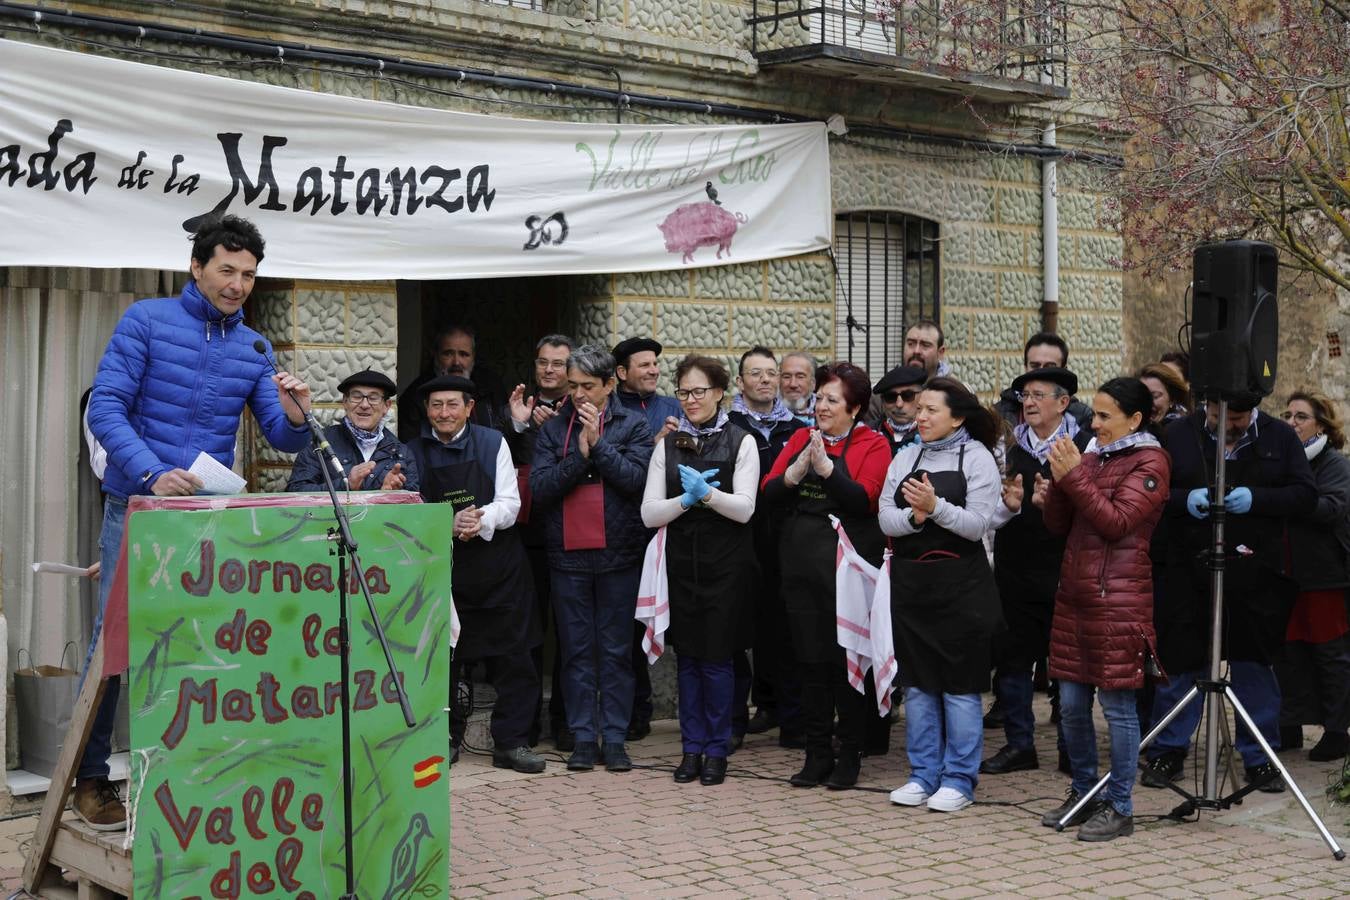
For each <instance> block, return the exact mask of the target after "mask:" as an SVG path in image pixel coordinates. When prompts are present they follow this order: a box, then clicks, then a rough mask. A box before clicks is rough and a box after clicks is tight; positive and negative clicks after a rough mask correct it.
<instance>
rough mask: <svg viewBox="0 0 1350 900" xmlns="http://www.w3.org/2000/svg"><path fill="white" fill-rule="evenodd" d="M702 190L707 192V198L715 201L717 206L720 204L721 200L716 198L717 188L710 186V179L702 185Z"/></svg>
mask: <svg viewBox="0 0 1350 900" xmlns="http://www.w3.org/2000/svg"><path fill="white" fill-rule="evenodd" d="M703 190H704V191H706V192H707V194H708V199H709V200H711V201H712V202H714V203H716V204H717V205H718V206H721V205H722V201H721V200H718V199H717V188H715V187H713V186H712V182H711V181H709V182H708V183H707V184H705V185H704V186H703Z"/></svg>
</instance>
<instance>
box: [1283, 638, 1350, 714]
mask: <svg viewBox="0 0 1350 900" xmlns="http://www.w3.org/2000/svg"><path fill="white" fill-rule="evenodd" d="M1275 675H1276V677H1278V678H1279V680H1280V701H1281V704H1280V725H1282V726H1294V725H1321V726H1322V728H1323V729H1324V730H1325V731H1327V732H1329V733H1343V732H1344V731H1345V730H1346V729H1347V728H1350V634H1343V635H1341V636H1340V637H1338V638H1335V639H1334V640H1330V641H1326V642H1324V643H1321V644H1310V643H1308V642H1306V641H1288V642H1286V643H1285V645H1284V652H1283V653H1282V654H1281V656H1280V659H1279V661H1278V662H1277V663H1276V664H1275Z"/></svg>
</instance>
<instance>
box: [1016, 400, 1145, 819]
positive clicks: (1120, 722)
mask: <svg viewBox="0 0 1350 900" xmlns="http://www.w3.org/2000/svg"><path fill="white" fill-rule="evenodd" d="M1152 411H1153V398H1152V396H1151V395H1150V394H1149V390H1148V388H1147V387H1145V386H1144V384H1143V382H1141V381H1140V380H1139V379H1137V378H1113V379H1111V380H1110V381H1108V382H1106V383H1105V384H1103V385H1102V386H1101V387H1100V388H1099V389H1098V390H1097V395H1096V396H1095V397H1094V398H1093V400H1092V428H1093V431H1094V432H1095V434H1096V445H1095V449H1094V450H1092V451H1091V452H1087V453H1082V452H1080V451H1079V449H1078V447H1077V446H1076V445H1075V444H1074V443H1073V441H1071V440H1069V439H1068V438H1060V439H1059V440H1057V441H1056V442H1055V445H1054V447H1053V448H1052V449H1051V451H1050V476H1051V480H1050V482H1049V484H1048V485H1047V486H1046V487H1045V488H1044V489H1043V490H1042V491H1039V492H1037V495H1036V496H1034V497H1033V498H1032V502H1033V503H1038V502H1039V503H1040V504H1042V505H1043V508H1044V511H1045V524H1046V527H1047V528H1049V529H1050V531H1051V532H1053V533H1056V534H1067V535H1068V540H1067V542H1066V544H1065V548H1064V561H1063V563H1062V564H1061V566H1060V581H1059V591H1058V592H1057V593H1056V594H1055V618H1054V623H1053V625H1052V626H1051V634H1050V677H1051V678H1057V679H1059V703H1060V714H1061V716H1062V725H1063V731H1064V744H1065V748H1066V749H1067V751H1068V753H1069V767H1070V769H1071V770H1072V773H1073V784H1072V785H1071V786H1070V787H1069V791H1068V794H1067V796H1066V798H1065V800H1064V803H1062V804H1061V805H1060V806H1059V807H1058V808H1056V809H1054V810H1052V811H1051V812H1049V813H1046V815H1045V816H1044V818H1042V819H1041V824H1042V825H1046V826H1048V827H1054V826H1055V824H1056V823H1058V822H1059V820H1060V819H1061V818H1063V817H1064V816H1065V815H1067V814H1068V813H1069V811H1070V810H1072V809H1073V808H1074V807H1075V806H1076V805H1078V803H1079V802H1080V800H1081V798H1082V797H1084V796H1085V795H1086V794H1087V792H1088V791H1090V790H1091V789H1092V787H1093V785H1094V784H1096V782H1097V736H1096V732H1095V730H1094V728H1093V723H1092V696H1093V691H1094V689H1095V691H1096V694H1097V697H1098V698H1099V700H1100V702H1101V706H1102V713H1103V714H1104V715H1105V716H1106V723H1107V728H1108V730H1109V734H1110V740H1111V776H1110V780H1109V781H1108V782H1107V785H1106V790H1105V792H1104V797H1101V798H1098V799H1097V802H1094V803H1092V804H1089V805H1087V806H1084V807H1083V809H1081V810H1079V812H1078V813H1077V814H1075V815H1074V817H1073V818H1072V819H1070V820H1069V821H1068V822H1067V823H1065V824H1067V825H1078V826H1079V829H1078V839H1079V840H1082V841H1109V840H1112V839H1113V838H1117V837H1123V836H1125V835H1129V834H1133V833H1134V808H1133V802H1132V799H1131V794H1132V791H1133V788H1134V776H1135V771H1136V769H1137V768H1138V765H1139V717H1138V712H1137V710H1136V709H1135V691H1136V690H1138V689H1139V688H1141V687H1143V685H1144V673H1145V672H1146V671H1147V670H1148V669H1149V668H1150V667H1151V660H1152V658H1153V656H1154V647H1155V645H1156V639H1155V637H1154V631H1153V574H1152V573H1153V569H1152V565H1151V563H1150V561H1149V540H1150V538H1151V537H1152V535H1153V529H1154V526H1156V525H1157V524H1158V519H1159V518H1160V517H1161V516H1162V511H1163V505H1164V504H1165V503H1166V502H1167V497H1168V485H1169V484H1170V480H1171V475H1172V463H1171V459H1170V458H1169V457H1168V455H1167V452H1166V451H1164V450H1163V449H1162V447H1161V445H1159V443H1158V439H1157V438H1156V437H1154V436H1153V433H1152V432H1151V431H1150V430H1149V421H1150V418H1151V414H1152Z"/></svg>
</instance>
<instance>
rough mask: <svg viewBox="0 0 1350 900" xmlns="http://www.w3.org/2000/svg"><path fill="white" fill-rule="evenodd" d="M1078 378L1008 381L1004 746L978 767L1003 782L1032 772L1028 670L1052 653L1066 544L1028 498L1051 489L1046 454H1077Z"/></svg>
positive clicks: (1083, 431)
mask: <svg viewBox="0 0 1350 900" xmlns="http://www.w3.org/2000/svg"><path fill="white" fill-rule="evenodd" d="M1077 392H1078V376H1076V375H1074V373H1072V372H1070V371H1069V370H1068V369H1063V368H1060V367H1058V366H1049V367H1046V368H1041V369H1031V370H1030V371H1027V372H1023V373H1022V374H1021V375H1018V376H1017V378H1015V379H1013V383H1012V393H1011V396H1013V397H1016V398H1017V400H1018V401H1019V402H1020V403H1021V404H1022V422H1021V424H1020V425H1018V426H1017V427H1016V428H1014V429H1013V441H1012V445H1011V446H1010V447H1009V448H1008V451H1007V464H1006V473H1005V477H1004V485H1003V499H1002V502H1001V503H1000V504H999V505H998V507H997V508H996V509H995V510H994V527H995V528H997V529H998V532H997V534H996V536H995V538H994V580H995V582H996V583H997V585H998V593H999V598H1000V600H1001V601H1002V603H1003V618H1004V621H1005V622H1007V626H1008V628H1007V631H1005V632H1004V633H1002V634H1000V635H997V636H995V638H994V665H995V674H994V697H995V700H996V702H998V703H999V704H1000V706H1001V708H1002V711H1003V732H1004V736H1005V737H1006V738H1007V743H1006V744H1005V745H1004V746H1003V748H1002V749H1001V750H999V751H998V752H997V753H995V754H994V755H993V756H991V757H990V758H989V759H986V760H985V761H984V762H983V763H982V764H981V765H980V771H981V772H984V773H986V774H991V775H1002V774H1005V773H1008V772H1017V771H1021V770H1023V769H1035V768H1037V767H1039V765H1040V761H1039V760H1038V759H1037V757H1036V746H1035V744H1034V743H1033V740H1032V738H1033V736H1034V734H1033V729H1034V727H1035V724H1036V720H1035V718H1034V717H1033V716H1032V712H1031V699H1032V693H1033V679H1032V670H1033V669H1034V668H1035V666H1036V665H1037V664H1038V663H1039V662H1040V661H1041V660H1043V659H1045V658H1046V655H1047V653H1048V652H1049V649H1050V621H1051V618H1052V617H1053V615H1054V611H1055V591H1056V589H1057V588H1058V587H1059V568H1060V561H1061V560H1062V559H1063V556H1064V540H1065V539H1064V537H1063V536H1058V535H1054V534H1051V533H1050V530H1049V529H1047V528H1046V527H1045V520H1044V519H1043V518H1042V517H1041V508H1040V507H1039V506H1036V505H1035V504H1033V503H1031V502H1030V500H1031V496H1032V494H1033V493H1034V491H1035V490H1036V489H1037V488H1038V487H1040V486H1041V485H1048V483H1049V481H1050V462H1049V460H1050V449H1051V447H1053V446H1054V443H1055V441H1057V440H1059V438H1061V437H1068V438H1070V439H1071V440H1073V442H1074V443H1075V444H1076V445H1077V446H1078V449H1079V450H1080V451H1081V450H1083V449H1084V448H1085V447H1086V446H1087V444H1088V441H1089V440H1091V438H1092V432H1091V430H1090V429H1088V428H1083V427H1081V426H1080V425H1079V423H1078V420H1077V419H1076V418H1074V417H1073V416H1072V415H1069V414H1068V410H1069V403H1070V401H1071V400H1072V398H1073V395H1074V394H1076V393H1077Z"/></svg>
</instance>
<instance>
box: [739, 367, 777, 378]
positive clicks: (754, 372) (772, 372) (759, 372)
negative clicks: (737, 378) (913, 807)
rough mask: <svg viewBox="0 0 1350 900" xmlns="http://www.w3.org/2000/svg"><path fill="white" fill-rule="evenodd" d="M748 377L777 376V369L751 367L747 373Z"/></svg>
mask: <svg viewBox="0 0 1350 900" xmlns="http://www.w3.org/2000/svg"><path fill="white" fill-rule="evenodd" d="M745 377H746V378H777V377H778V370H777V369H751V370H750V371H748V372H746V373H745Z"/></svg>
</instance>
